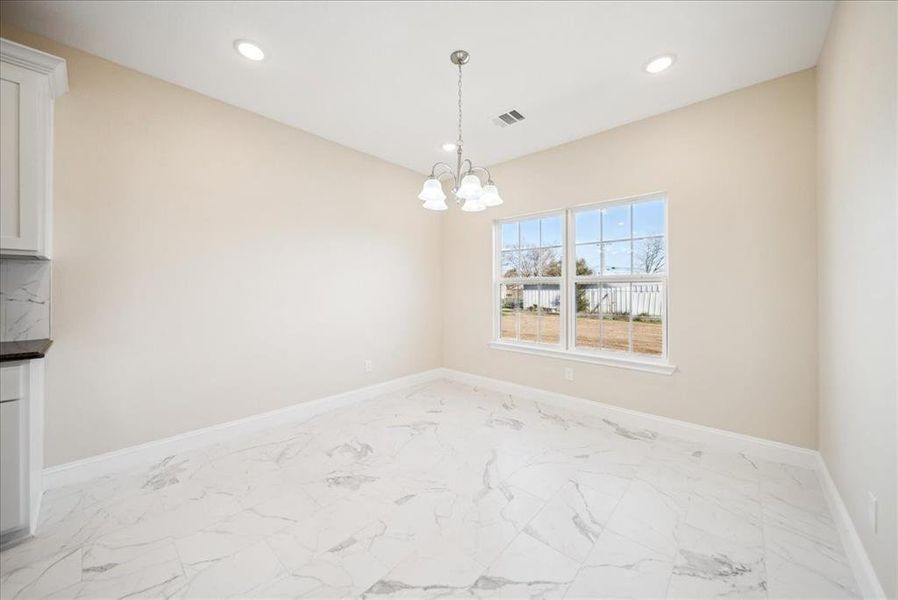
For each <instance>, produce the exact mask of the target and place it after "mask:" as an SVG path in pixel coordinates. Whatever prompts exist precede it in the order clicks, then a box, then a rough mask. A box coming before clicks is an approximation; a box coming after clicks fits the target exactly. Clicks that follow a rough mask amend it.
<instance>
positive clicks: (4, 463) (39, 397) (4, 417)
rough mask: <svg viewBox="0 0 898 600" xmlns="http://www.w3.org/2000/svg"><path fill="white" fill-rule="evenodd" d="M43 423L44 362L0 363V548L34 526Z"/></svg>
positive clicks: (26, 534) (38, 487) (42, 462)
mask: <svg viewBox="0 0 898 600" xmlns="http://www.w3.org/2000/svg"><path fill="white" fill-rule="evenodd" d="M43 421H44V359H42V358H40V359H31V360H23V361H18V362H8V363H2V364H0V549H2V548H5V547H7V546H8V545H10V544H11V543H15V542H16V541H18V540H20V539H22V538H24V537H27V536H28V535H30V534H33V533H34V531H35V529H36V527H37V518H38V512H39V510H40V501H41V496H42V494H43V486H42V483H41V474H42V472H43V466H44V461H43V442H44V440H43Z"/></svg>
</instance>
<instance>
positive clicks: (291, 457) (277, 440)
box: [0, 381, 858, 599]
mask: <svg viewBox="0 0 898 600" xmlns="http://www.w3.org/2000/svg"><path fill="white" fill-rule="evenodd" d="M0 596H2V598H4V599H7V598H10V599H11V598H349V597H361V598H368V599H381V598H394V597H396V598H456V597H458V598H468V597H471V598H480V597H503V598H710V597H723V596H725V597H729V598H851V597H857V596H858V591H857V588H856V584H855V581H854V578H853V575H852V572H851V569H850V567H849V565H848V561H847V560H846V557H845V553H844V551H843V549H842V547H841V543H840V540H839V535H838V532H837V530H836V528H835V526H834V524H833V520H832V518H831V516H830V514H829V511H828V508H827V504H826V502H825V499H824V496H823V493H822V491H821V487H820V484H819V482H818V481H817V477H816V474H815V473H814V472H812V471H808V470H804V469H800V468H795V467H790V466H786V465H782V464H776V463H772V462H767V461H764V460H760V459H757V458H755V457H752V456H747V455H741V454H735V453H728V452H722V451H717V450H715V449H714V448H710V447H707V446H704V445H702V444H696V443H692V442H689V441H686V440H683V439H676V438H671V437H666V436H664V435H659V434H658V433H656V432H653V431H648V430H639V429H630V428H627V427H624V426H623V425H621V424H618V423H615V422H612V421H610V420H606V419H603V418H601V417H598V416H596V415H595V414H592V413H589V412H586V411H584V410H583V409H582V408H580V409H575V408H574V407H571V408H569V409H562V408H559V407H557V406H549V405H543V404H539V403H536V402H533V401H528V400H523V399H520V398H516V397H512V396H509V395H507V394H500V393H496V392H491V391H488V390H483V389H477V388H473V387H470V386H465V385H462V384H458V383H453V382H448V381H438V382H433V383H429V384H426V385H423V386H418V387H415V388H411V389H408V390H405V391H403V392H399V393H394V394H389V395H385V396H383V397H381V398H378V399H376V400H372V401H368V402H365V403H363V404H359V405H357V406H354V407H350V408H346V409H342V410H339V411H334V412H330V413H327V414H324V415H321V416H318V417H316V418H314V419H311V420H309V421H306V422H303V423H295V424H291V425H287V426H283V427H280V428H278V429H274V430H269V431H267V432H265V433H263V434H256V435H254V436H252V437H244V438H242V439H234V440H232V441H231V442H229V443H227V444H221V445H218V446H214V447H208V448H204V449H202V450H198V451H193V452H190V453H185V454H183V455H176V456H172V457H169V458H167V459H165V460H163V461H162V462H160V463H159V464H157V465H155V466H153V467H152V468H149V469H139V470H133V471H130V472H125V473H121V474H117V475H114V476H108V477H104V478H101V479H98V480H96V481H92V482H90V483H88V484H84V485H79V486H72V487H69V488H63V489H56V490H52V491H50V492H48V493H47V494H46V495H45V498H44V505H43V512H42V515H41V524H40V527H39V532H38V535H37V536H36V537H35V538H33V539H31V540H29V541H28V542H26V543H24V544H22V545H19V546H17V547H14V548H12V549H9V550H7V551H5V552H3V553H2V554H0Z"/></svg>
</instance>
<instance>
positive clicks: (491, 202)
mask: <svg viewBox="0 0 898 600" xmlns="http://www.w3.org/2000/svg"><path fill="white" fill-rule="evenodd" d="M480 201H481V202H483V205H484V206H499V205H500V204H502V198H501V196H499V190H498V188H496V186H494V185H493V184H492V183H489V184H487V185H485V186H483V195H482V196H480Z"/></svg>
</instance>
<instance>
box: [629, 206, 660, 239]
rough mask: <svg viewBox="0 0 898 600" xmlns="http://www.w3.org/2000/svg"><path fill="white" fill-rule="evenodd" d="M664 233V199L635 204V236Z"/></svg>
mask: <svg viewBox="0 0 898 600" xmlns="http://www.w3.org/2000/svg"><path fill="white" fill-rule="evenodd" d="M650 235H664V200H652V201H650V202H638V203H636V204H634V205H633V237H648V236H650Z"/></svg>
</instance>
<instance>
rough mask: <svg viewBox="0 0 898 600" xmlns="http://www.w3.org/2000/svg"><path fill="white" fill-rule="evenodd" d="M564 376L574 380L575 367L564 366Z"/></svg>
mask: <svg viewBox="0 0 898 600" xmlns="http://www.w3.org/2000/svg"><path fill="white" fill-rule="evenodd" d="M564 378H565V379H567V380H568V381H573V380H574V368H573V367H565V368H564Z"/></svg>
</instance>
